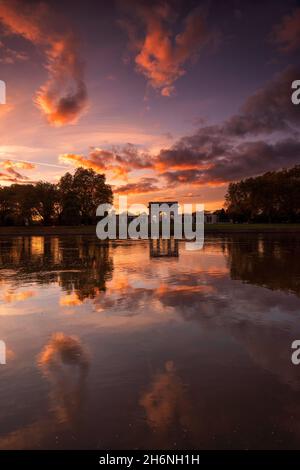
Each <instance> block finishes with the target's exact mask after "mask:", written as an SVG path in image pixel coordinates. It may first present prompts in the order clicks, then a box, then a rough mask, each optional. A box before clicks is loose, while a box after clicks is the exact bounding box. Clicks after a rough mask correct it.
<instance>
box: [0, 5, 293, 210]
mask: <svg viewBox="0 0 300 470" xmlns="http://www.w3.org/2000/svg"><path fill="white" fill-rule="evenodd" d="M299 54H300V3H299V2H297V1H295V0H286V1H277V0H270V1H268V0H265V1H261V2H254V1H253V0H252V1H246V0H243V1H239V0H228V1H226V2H221V1H217V0H216V1H213V0H211V1H179V0H176V1H168V2H160V1H156V2H151V7H150V2H146V1H126V0H125V1H119V2H118V1H114V0H112V1H110V2H104V1H103V2H101V1H96V0H95V1H94V0H87V1H84V2H83V1H76V2H75V1H70V0H63V1H51V2H50V1H49V2H38V1H34V0H32V1H22V2H21V1H15V0H0V79H1V80H4V81H5V82H6V86H7V104H6V105H0V132H1V141H0V184H11V183H14V182H22V183H25V182H35V181H38V180H48V181H52V182H57V181H58V180H59V178H60V177H61V176H62V175H63V174H64V173H65V172H66V171H71V172H73V171H74V169H75V168H76V167H78V166H84V167H86V168H93V169H94V170H96V171H98V172H100V173H105V174H106V176H107V180H108V182H109V183H110V184H112V185H113V189H114V192H115V194H117V193H119V194H128V195H129V196H130V202H140V203H143V202H146V201H149V200H157V199H159V200H164V199H171V200H174V199H176V200H179V202H181V203H195V202H199V203H205V206H206V208H207V209H216V208H221V207H222V205H223V198H224V194H225V193H226V189H227V186H228V183H229V182H230V181H236V180H239V179H241V178H243V177H247V176H254V175H257V174H260V173H263V172H265V171H268V170H276V169H279V168H282V167H290V166H293V165H295V164H297V163H298V164H300V140H299V125H300V106H299V107H297V106H295V105H293V104H292V103H291V83H292V81H293V80H296V79H300V66H299Z"/></svg>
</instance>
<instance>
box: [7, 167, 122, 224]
mask: <svg viewBox="0 0 300 470" xmlns="http://www.w3.org/2000/svg"><path fill="white" fill-rule="evenodd" d="M112 200H113V194H112V190H111V187H110V186H109V185H107V184H106V182H105V176H104V175H99V174H97V173H95V171H93V170H86V169H84V168H78V169H77V170H76V171H75V174H74V175H73V176H72V175H71V174H70V173H66V174H65V175H64V176H63V177H62V178H61V179H60V181H59V183H58V184H57V185H55V184H51V183H47V182H42V181H40V182H38V183H36V184H35V185H33V184H13V185H11V186H7V187H0V225H30V224H43V225H51V224H55V223H60V224H64V225H76V224H91V223H94V222H96V208H97V207H98V205H99V204H101V203H111V202H112Z"/></svg>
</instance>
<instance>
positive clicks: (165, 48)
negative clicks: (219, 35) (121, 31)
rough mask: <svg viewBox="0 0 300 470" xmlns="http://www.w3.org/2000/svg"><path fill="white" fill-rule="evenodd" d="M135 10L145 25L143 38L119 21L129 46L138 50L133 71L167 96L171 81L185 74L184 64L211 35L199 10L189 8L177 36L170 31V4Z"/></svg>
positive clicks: (170, 89) (171, 14) (194, 55)
mask: <svg viewBox="0 0 300 470" xmlns="http://www.w3.org/2000/svg"><path fill="white" fill-rule="evenodd" d="M137 12H138V16H139V20H140V19H141V20H142V22H143V23H144V24H145V28H146V33H145V37H144V38H140V37H138V35H137V34H136V33H135V29H134V26H133V25H132V24H131V23H127V24H126V23H124V22H123V24H125V26H126V28H127V32H128V34H129V37H130V39H131V43H132V44H131V46H132V47H133V48H135V49H136V50H138V54H137V55H136V57H135V63H136V66H137V70H138V71H139V72H140V73H142V74H143V75H144V76H145V77H146V78H147V79H148V83H149V84H150V86H152V87H153V88H154V89H156V90H159V91H160V93H161V95H162V96H171V95H172V94H173V93H174V92H175V87H174V83H175V82H176V80H177V79H178V78H180V77H181V76H182V75H184V74H185V73H186V70H185V65H186V63H187V62H188V61H190V60H192V59H195V57H196V56H197V53H198V52H199V49H200V48H201V47H202V46H203V45H204V44H206V43H207V42H208V40H209V39H210V38H211V34H209V33H208V31H207V29H206V26H205V20H204V14H203V11H201V10H200V9H195V10H194V11H192V12H191V13H190V14H189V15H188V16H187V17H186V19H185V21H184V27H183V30H182V32H181V33H179V34H177V35H175V34H174V33H173V32H172V26H174V23H175V20H176V15H175V12H174V11H173V10H172V8H171V7H170V5H166V4H160V3H159V4H157V5H156V6H155V7H153V5H151V6H149V7H148V6H145V5H144V6H140V7H139V8H138V9H137Z"/></svg>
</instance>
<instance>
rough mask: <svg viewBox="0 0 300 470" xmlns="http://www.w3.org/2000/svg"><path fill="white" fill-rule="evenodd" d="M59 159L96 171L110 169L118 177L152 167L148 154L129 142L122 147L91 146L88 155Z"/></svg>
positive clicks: (125, 176) (65, 155)
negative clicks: (107, 148)
mask: <svg viewBox="0 0 300 470" xmlns="http://www.w3.org/2000/svg"><path fill="white" fill-rule="evenodd" d="M59 161H60V162H62V163H68V164H72V165H75V166H82V167H84V168H92V169H93V170H94V171H96V172H98V173H99V172H100V173H103V172H106V171H109V172H111V173H112V174H113V176H114V177H116V178H124V179H126V178H127V175H128V173H129V172H130V171H132V170H140V169H146V168H151V166H152V164H151V161H150V158H149V156H148V155H146V154H145V153H143V152H139V151H138V149H137V148H136V147H135V146H134V145H132V144H127V145H125V146H124V147H122V148H117V147H116V148H114V149H113V150H104V149H101V148H97V147H93V148H91V150H90V152H89V154H88V156H84V155H78V154H73V153H65V154H62V155H59Z"/></svg>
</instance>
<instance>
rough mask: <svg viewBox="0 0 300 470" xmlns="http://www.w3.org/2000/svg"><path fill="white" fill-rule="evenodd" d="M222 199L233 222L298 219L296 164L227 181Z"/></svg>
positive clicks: (299, 171) (298, 171) (299, 191)
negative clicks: (239, 179) (253, 176)
mask: <svg viewBox="0 0 300 470" xmlns="http://www.w3.org/2000/svg"><path fill="white" fill-rule="evenodd" d="M225 200H226V204H225V205H226V208H227V211H226V213H227V216H228V217H229V218H230V219H232V220H233V221H234V222H267V223H268V222H274V223H277V222H282V223H295V222H300V165H297V166H295V167H294V168H291V169H288V170H281V171H272V172H268V173H265V174H263V175H261V176H257V177H255V178H247V179H244V180H242V181H240V182H237V183H230V185H229V187H228V191H227V194H226V196H225Z"/></svg>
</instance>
